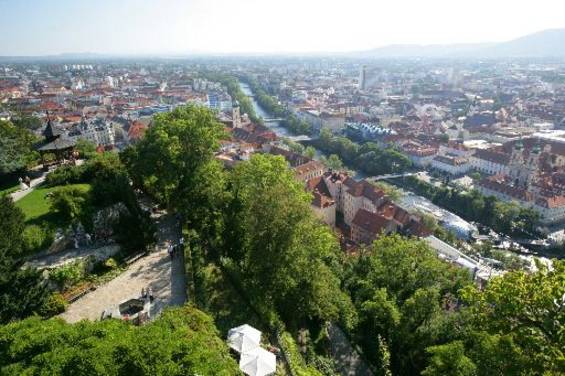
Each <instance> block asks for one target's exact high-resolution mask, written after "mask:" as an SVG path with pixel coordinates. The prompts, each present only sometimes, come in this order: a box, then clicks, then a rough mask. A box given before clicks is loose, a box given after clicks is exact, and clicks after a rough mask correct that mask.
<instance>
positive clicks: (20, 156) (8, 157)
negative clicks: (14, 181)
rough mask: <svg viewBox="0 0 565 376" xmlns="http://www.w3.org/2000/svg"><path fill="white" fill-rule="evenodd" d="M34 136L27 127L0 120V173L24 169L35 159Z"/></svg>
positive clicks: (36, 156) (36, 157)
mask: <svg viewBox="0 0 565 376" xmlns="http://www.w3.org/2000/svg"><path fill="white" fill-rule="evenodd" d="M35 141H36V137H35V135H34V134H33V133H31V132H30V131H29V130H28V129H26V128H23V127H18V126H15V125H14V124H12V123H11V122H9V121H3V120H0V175H1V174H8V173H11V172H15V171H18V170H22V169H25V168H26V167H28V166H29V165H31V164H33V163H34V162H36V161H37V159H38V157H39V155H38V154H37V152H36V151H35V150H34V149H33V143H34V142H35Z"/></svg>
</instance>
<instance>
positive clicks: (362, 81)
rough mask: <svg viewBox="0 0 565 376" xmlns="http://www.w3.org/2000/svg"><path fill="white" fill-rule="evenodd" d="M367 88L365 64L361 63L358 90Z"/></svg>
mask: <svg viewBox="0 0 565 376" xmlns="http://www.w3.org/2000/svg"><path fill="white" fill-rule="evenodd" d="M366 88H367V66H366V65H363V66H362V67H361V72H360V73H359V90H365V89H366Z"/></svg>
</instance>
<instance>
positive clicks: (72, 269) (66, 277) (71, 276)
mask: <svg viewBox="0 0 565 376" xmlns="http://www.w3.org/2000/svg"><path fill="white" fill-rule="evenodd" d="M85 276H86V265H85V262H84V261H76V262H73V263H70V264H66V265H63V266H61V267H59V268H57V269H54V270H52V271H51V273H49V279H50V280H51V281H53V282H55V283H57V284H58V285H59V288H61V289H65V288H67V287H70V286H72V285H74V284H76V283H77V282H79V281H80V280H81V279H83V278H84V277H85Z"/></svg>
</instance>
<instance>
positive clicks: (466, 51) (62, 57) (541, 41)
mask: <svg viewBox="0 0 565 376" xmlns="http://www.w3.org/2000/svg"><path fill="white" fill-rule="evenodd" d="M213 56H214V57H253V56H255V57H261V56H271V57H276V56H294V57H317V56H342V57H356V58H369V59H370V58H375V59H379V58H416V57H421V58H494V59H496V58H520V57H522V58H551V57H553V58H565V29H548V30H544V31H540V32H537V33H534V34H530V35H526V36H524V37H521V38H518V39H514V40H511V41H507V42H500V43H468V44H464V43H463V44H428V45H418V44H393V45H389V46H384V47H379V48H375V49H372V50H367V51H357V52H345V53H344V52H340V53H331V52H316V53H282V52H281V53H269V54H265V53H237V54H235V53H228V54H219V53H214V54H212V53H204V52H196V51H191V52H184V53H170V54H158V53H154V54H132V55H128V54H121V55H116V54H105V53H91V52H85V53H63V54H58V55H49V56H0V62H31V61H71V62H72V61H84V60H87V61H93V60H109V59H134V60H139V59H160V58H169V59H170V58H172V59H178V58H198V57H213Z"/></svg>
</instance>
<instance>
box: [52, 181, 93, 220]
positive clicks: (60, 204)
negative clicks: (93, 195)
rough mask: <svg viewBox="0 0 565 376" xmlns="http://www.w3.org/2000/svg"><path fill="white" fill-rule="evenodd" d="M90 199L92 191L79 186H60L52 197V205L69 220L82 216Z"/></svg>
mask: <svg viewBox="0 0 565 376" xmlns="http://www.w3.org/2000/svg"><path fill="white" fill-rule="evenodd" d="M89 199H90V192H89V191H88V190H85V189H82V188H80V187H77V186H70V187H61V188H58V189H56V190H54V191H53V195H52V196H51V197H50V201H51V207H52V208H53V209H54V210H55V211H56V212H58V213H59V214H61V215H62V216H63V217H64V218H65V219H67V220H75V219H78V218H80V217H82V215H83V214H84V212H85V211H86V208H85V207H86V206H87V205H88V204H89Z"/></svg>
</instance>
